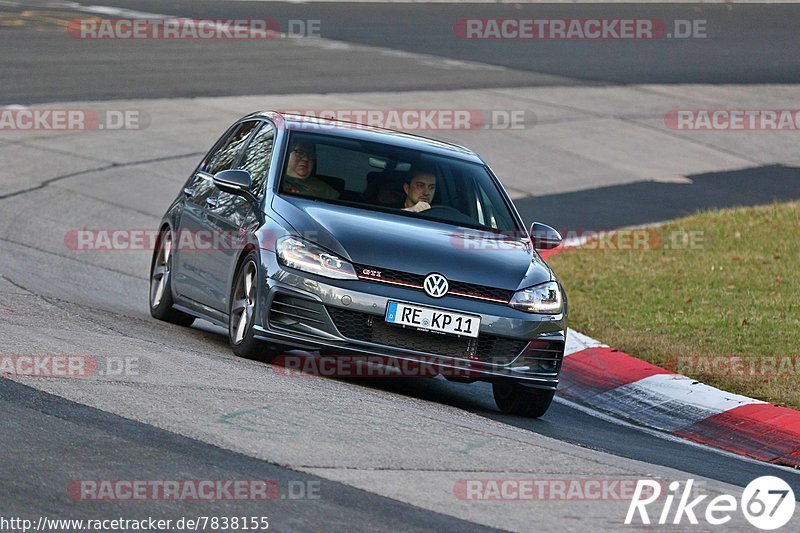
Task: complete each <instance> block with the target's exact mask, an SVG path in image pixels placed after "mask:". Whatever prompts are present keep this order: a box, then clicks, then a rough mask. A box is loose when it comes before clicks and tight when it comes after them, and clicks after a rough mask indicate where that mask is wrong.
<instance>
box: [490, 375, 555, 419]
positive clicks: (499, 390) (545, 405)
mask: <svg viewBox="0 0 800 533" xmlns="http://www.w3.org/2000/svg"><path fill="white" fill-rule="evenodd" d="M492 393H493V395H494V403H496V404H497V407H498V408H499V409H500V410H501V411H502V412H504V413H508V414H512V415H520V416H527V417H531V418H539V417H540V416H543V415H544V414H545V413H546V412H547V409H549V408H550V404H551V403H552V402H553V396H555V394H556V391H554V390H546V389H534V388H531V387H525V386H524V385H520V384H519V383H512V382H505V381H503V382H497V383H492Z"/></svg>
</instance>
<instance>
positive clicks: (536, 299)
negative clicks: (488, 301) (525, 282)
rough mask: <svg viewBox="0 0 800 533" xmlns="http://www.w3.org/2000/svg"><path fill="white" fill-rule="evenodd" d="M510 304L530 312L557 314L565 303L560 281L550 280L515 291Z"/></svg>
mask: <svg viewBox="0 0 800 533" xmlns="http://www.w3.org/2000/svg"><path fill="white" fill-rule="evenodd" d="M508 305H510V306H511V307H513V308H514V309H519V310H520V311H527V312H528V313H543V314H548V315H555V314H557V313H560V312H561V311H562V309H563V306H564V303H563V299H562V297H561V289H560V288H559V286H558V283H556V282H555V281H548V282H547V283H542V284H541V285H536V286H535V287H530V288H527V289H522V290H521V291H517V292H515V293H514V296H512V297H511V301H510V302H508Z"/></svg>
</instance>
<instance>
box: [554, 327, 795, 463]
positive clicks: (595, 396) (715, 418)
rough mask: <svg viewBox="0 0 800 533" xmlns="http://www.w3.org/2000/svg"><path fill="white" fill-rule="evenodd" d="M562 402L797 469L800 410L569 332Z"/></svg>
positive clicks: (562, 381)
mask: <svg viewBox="0 0 800 533" xmlns="http://www.w3.org/2000/svg"><path fill="white" fill-rule="evenodd" d="M558 394H559V396H561V397H563V398H566V399H568V400H571V401H573V402H575V403H578V404H581V405H585V406H588V407H591V408H593V409H596V410H598V411H601V412H604V413H608V414H611V415H613V416H616V417H618V418H622V419H624V420H627V421H631V422H633V423H635V424H637V425H642V426H645V427H649V428H654V429H657V430H660V431H664V432H666V433H670V434H672V435H675V436H677V437H682V438H686V439H690V440H693V441H696V442H700V443H702V444H707V445H709V446H714V447H717V448H721V449H723V450H727V451H730V452H733V453H737V454H740V455H745V456H748V457H752V458H754V459H759V460H762V461H768V462H770V463H775V464H780V465H785V466H792V467H800V411H795V410H793V409H787V408H785V407H778V406H775V405H772V404H769V403H766V402H762V401H760V400H754V399H753V398H748V397H746V396H740V395H738V394H732V393H729V392H725V391H723V390H720V389H717V388H715V387H711V386H709V385H706V384H704V383H700V382H699V381H697V380H694V379H691V378H688V377H686V376H682V375H680V374H676V373H675V372H673V371H671V370H667V369H665V368H661V367H658V366H656V365H652V364H650V363H647V362H645V361H642V360H641V359H637V358H635V357H633V356H630V355H628V354H626V353H623V352H620V351H619V350H615V349H614V348H611V347H609V346H607V345H605V344H602V343H601V342H600V341H597V340H595V339H592V338H590V337H587V336H586V335H583V334H581V333H578V332H577V331H573V330H569V332H568V335H567V347H566V351H565V358H564V363H563V365H562V370H561V379H560V383H559V387H558Z"/></svg>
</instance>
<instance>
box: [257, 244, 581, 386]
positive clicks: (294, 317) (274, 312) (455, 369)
mask: <svg viewBox="0 0 800 533" xmlns="http://www.w3.org/2000/svg"><path fill="white" fill-rule="evenodd" d="M264 255H265V256H266V257H267V259H265V263H267V264H265V265H264V268H265V269H266V272H267V274H268V275H267V276H266V280H267V281H266V285H267V286H266V287H265V289H266V290H263V291H261V296H260V298H261V301H260V302H259V303H260V305H259V306H258V308H259V309H260V310H261V313H260V316H259V317H258V321H257V323H256V326H255V332H256V337H258V338H260V339H262V340H266V341H270V342H274V343H280V344H286V345H290V346H296V347H298V348H304V349H310V350H323V351H325V352H334V353H336V354H342V355H343V354H347V355H359V356H360V355H364V356H374V355H378V356H382V357H384V358H389V359H391V360H394V361H402V362H405V363H412V364H421V365H426V366H429V367H433V368H435V369H436V370H437V371H439V373H441V374H443V375H445V376H447V377H455V378H460V379H465V380H482V381H497V380H509V379H511V380H514V381H522V382H526V383H527V384H529V385H531V386H535V387H539V388H546V389H555V387H556V386H557V384H558V375H559V372H560V370H561V362H562V360H563V355H564V345H565V341H566V316H565V315H564V314H560V315H536V314H530V313H524V312H522V311H518V310H515V309H513V308H511V307H509V306H506V305H503V304H497V303H490V302H482V301H475V300H469V299H465V298H459V297H455V296H445V297H444V298H440V299H433V298H430V297H429V296H427V295H426V294H425V293H424V292H421V291H418V290H415V289H407V288H403V287H397V286H389V285H384V284H381V283H377V282H370V281H365V280H358V281H355V280H354V281H342V280H329V279H327V278H321V277H318V276H314V275H311V274H307V273H305V272H300V271H297V270H294V269H288V268H285V267H282V266H281V265H279V264H278V263H277V261H275V260H274V259H272V260H270V258H274V255H273V254H264ZM389 300H396V301H403V302H410V303H416V304H419V305H426V306H434V307H440V308H445V309H451V310H453V311H457V312H463V313H470V314H476V315H480V317H481V326H480V330H479V337H478V338H477V339H468V338H463V337H461V338H460V337H455V336H449V335H447V336H445V335H438V334H436V333H428V332H419V331H416V330H411V329H405V328H402V327H398V326H393V325H388V324H386V323H385V321H384V313H385V310H386V306H387V303H388V301H389Z"/></svg>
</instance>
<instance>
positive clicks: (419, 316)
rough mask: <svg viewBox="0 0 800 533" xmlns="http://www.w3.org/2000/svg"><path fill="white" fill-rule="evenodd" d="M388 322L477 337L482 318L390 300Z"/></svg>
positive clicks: (387, 313) (425, 329)
mask: <svg viewBox="0 0 800 533" xmlns="http://www.w3.org/2000/svg"><path fill="white" fill-rule="evenodd" d="M386 322H388V323H389V324H397V325H401V326H409V327H412V328H415V329H419V330H423V331H436V332H438V333H449V334H451V335H463V336H465V337H477V336H478V329H479V328H480V325H481V318H480V317H479V316H475V315H462V314H461V313H453V312H452V311H444V310H442V309H434V308H432V307H423V306H421V305H410V304H406V303H402V302H389V305H388V306H386Z"/></svg>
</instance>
